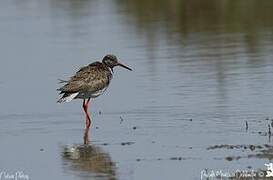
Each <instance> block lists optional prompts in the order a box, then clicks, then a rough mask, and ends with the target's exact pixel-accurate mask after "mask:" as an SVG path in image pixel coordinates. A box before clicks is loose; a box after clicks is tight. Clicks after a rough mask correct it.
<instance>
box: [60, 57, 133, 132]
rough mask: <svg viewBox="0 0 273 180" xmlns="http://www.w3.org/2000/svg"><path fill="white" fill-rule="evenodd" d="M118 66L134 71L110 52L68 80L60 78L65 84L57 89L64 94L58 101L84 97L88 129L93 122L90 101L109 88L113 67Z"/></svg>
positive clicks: (83, 105)
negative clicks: (89, 111) (89, 108)
mask: <svg viewBox="0 0 273 180" xmlns="http://www.w3.org/2000/svg"><path fill="white" fill-rule="evenodd" d="M116 66H121V67H123V68H126V69H128V70H130V71H132V69H131V68H129V67H127V66H125V65H123V64H121V63H120V62H118V59H117V57H116V56H115V55H112V54H108V55H106V56H104V58H103V59H102V62H98V61H97V62H93V63H91V64H89V65H87V66H84V67H82V68H80V70H79V71H78V72H76V74H75V75H74V76H72V77H71V78H70V79H69V80H68V81H65V80H60V83H65V85H64V86H62V87H61V88H59V89H57V90H58V91H60V94H61V95H62V97H61V98H60V99H59V100H58V101H57V102H58V103H62V102H70V101H72V100H73V99H83V104H82V107H83V110H84V112H85V115H86V129H89V127H90V124H91V118H90V115H89V113H88V104H89V101H90V99H91V98H96V97H98V96H99V95H101V94H102V93H103V92H104V91H105V90H106V89H107V87H108V86H109V83H110V81H111V79H112V76H113V68H114V67H116Z"/></svg>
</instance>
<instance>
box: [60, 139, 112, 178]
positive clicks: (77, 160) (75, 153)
mask: <svg viewBox="0 0 273 180" xmlns="http://www.w3.org/2000/svg"><path fill="white" fill-rule="evenodd" d="M62 156H63V160H64V164H65V165H66V166H67V165H69V168H70V169H72V170H74V171H83V172H89V173H88V174H86V176H88V175H91V176H92V177H98V178H100V179H116V165H115V163H114V162H113V161H112V160H111V157H110V155H109V154H107V153H105V152H104V151H103V150H102V149H101V148H100V147H98V146H95V145H92V144H89V145H72V146H65V147H64V148H63V152H62ZM81 175H82V174H81ZM86 179H89V178H86Z"/></svg>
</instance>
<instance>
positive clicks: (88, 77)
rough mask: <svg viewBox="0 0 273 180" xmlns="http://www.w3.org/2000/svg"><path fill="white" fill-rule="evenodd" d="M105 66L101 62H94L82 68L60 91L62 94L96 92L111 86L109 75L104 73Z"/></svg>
mask: <svg viewBox="0 0 273 180" xmlns="http://www.w3.org/2000/svg"><path fill="white" fill-rule="evenodd" d="M104 70H105V69H104V66H103V65H102V63H100V62H94V63H92V64H89V65H88V66H85V67H82V68H81V69H80V70H79V71H78V72H77V73H76V74H75V75H74V76H72V77H71V78H70V80H69V81H68V82H67V83H66V84H65V85H64V86H63V87H61V88H60V89H58V90H59V91H61V93H66V92H69V93H72V92H81V91H91V92H93V91H94V92H95V91H97V90H99V89H100V88H101V89H103V87H104V85H107V84H109V80H108V74H107V73H106V72H105V71H104Z"/></svg>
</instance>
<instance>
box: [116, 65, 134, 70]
mask: <svg viewBox="0 0 273 180" xmlns="http://www.w3.org/2000/svg"><path fill="white" fill-rule="evenodd" d="M118 66H121V67H123V68H125V69H128V70H130V71H132V69H131V68H129V67H128V66H125V65H123V64H121V63H118Z"/></svg>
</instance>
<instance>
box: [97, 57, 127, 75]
mask: <svg viewBox="0 0 273 180" xmlns="http://www.w3.org/2000/svg"><path fill="white" fill-rule="evenodd" d="M102 63H104V64H105V65H106V66H108V67H109V68H111V69H113V68H114V67H115V66H121V67H123V68H125V69H128V70H130V71H132V69H131V68H129V67H127V66H125V65H123V64H121V63H120V62H118V58H117V57H116V56H115V55H113V54H108V55H106V56H104V58H103V59H102Z"/></svg>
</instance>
